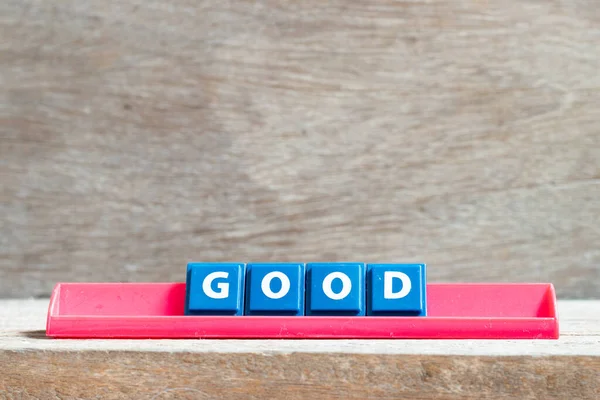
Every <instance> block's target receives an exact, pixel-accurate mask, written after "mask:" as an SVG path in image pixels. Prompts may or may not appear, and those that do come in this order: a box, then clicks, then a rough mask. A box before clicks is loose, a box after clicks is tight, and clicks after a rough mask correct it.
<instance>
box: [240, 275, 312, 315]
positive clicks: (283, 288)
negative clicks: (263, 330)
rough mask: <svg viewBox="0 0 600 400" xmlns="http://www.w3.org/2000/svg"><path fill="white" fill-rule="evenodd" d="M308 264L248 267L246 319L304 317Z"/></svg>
mask: <svg viewBox="0 0 600 400" xmlns="http://www.w3.org/2000/svg"><path fill="white" fill-rule="evenodd" d="M304 277H305V266H304V264H292V263H277V264H276V263H272V264H269V263H265V264H262V263H261V264H259V263H252V264H248V265H247V276H246V307H245V310H246V311H245V314H246V315H304V291H305V284H304Z"/></svg>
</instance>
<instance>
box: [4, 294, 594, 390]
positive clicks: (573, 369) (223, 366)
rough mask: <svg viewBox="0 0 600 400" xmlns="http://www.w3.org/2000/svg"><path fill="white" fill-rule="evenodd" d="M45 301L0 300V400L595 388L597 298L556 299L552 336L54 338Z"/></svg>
mask: <svg viewBox="0 0 600 400" xmlns="http://www.w3.org/2000/svg"><path fill="white" fill-rule="evenodd" d="M47 306H48V301H47V300H4V301H0V310H2V312H0V316H1V318H0V399H1V398H18V399H20V398H34V399H38V398H39V399H42V398H56V397H57V398H119V397H132V396H133V397H135V398H148V399H152V398H154V399H159V398H160V399H163V398H195V399H197V398H201V399H203V398H225V399H229V398H231V399H234V398H236V399H237V398H240V397H241V396H245V397H250V398H286V399H296V398H306V397H314V398H319V399H321V398H331V399H338V398H339V399H346V398H356V399H359V398H360V399H365V398H413V397H418V398H422V399H430V398H431V399H433V398H436V399H437V398H449V399H454V398H473V399H475V398H477V399H481V398H486V399H487V398H509V397H510V398H543V399H552V398H557V399H558V398H562V399H564V398H569V399H588V398H589V399H593V398H597V396H596V395H597V394H598V393H599V391H600V301H559V303H558V307H559V313H560V330H561V338H560V339H559V340H538V341H532V340H519V341H512V340H506V341H505V340H463V341H459V340H339V341H327V340H304V341H302V340H222V341H220V340H55V339H48V338H46V337H45V332H44V329H45V317H46V311H47ZM3 396H4V397H3ZM11 396H12V397H11ZM19 396H21V397H19ZM52 396H54V397H52Z"/></svg>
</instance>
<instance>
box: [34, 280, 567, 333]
mask: <svg viewBox="0 0 600 400" xmlns="http://www.w3.org/2000/svg"><path fill="white" fill-rule="evenodd" d="M184 301H185V283H59V284H57V285H56V286H55V288H54V290H53V292H52V297H51V299H50V306H49V310H48V320H47V326H46V334H47V336H50V337H54V338H129V339H153V338H154V339H165V338H171V339H175V338H206V339H209V338H210V339H557V338H558V336H559V334H558V318H557V314H556V296H555V293H554V287H553V286H552V284H537V283H536V284H475V283H474V284H439V283H437V284H434V283H430V284H428V285H427V307H428V310H427V312H428V315H427V316H426V317H321V316H319V317H306V316H304V317H303V316H300V317H276V316H266V317H263V316H260V317H259V316H186V315H184V312H183V310H184Z"/></svg>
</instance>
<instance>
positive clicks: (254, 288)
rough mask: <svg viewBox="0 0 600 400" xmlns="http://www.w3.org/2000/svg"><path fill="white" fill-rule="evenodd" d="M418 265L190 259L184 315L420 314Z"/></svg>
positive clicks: (421, 271) (422, 295) (422, 279)
mask: <svg viewBox="0 0 600 400" xmlns="http://www.w3.org/2000/svg"><path fill="white" fill-rule="evenodd" d="M425 291H426V266H425V265H424V264H364V263H306V264H305V263H248V264H245V263H190V264H188V267H187V278H186V300H185V303H186V304H185V313H186V314H187V315H288V316H300V315H312V316H316V315H329V316H333V315H340V316H342V315H345V316H363V315H372V316H425V315H426V314H427V304H426V298H427V296H426V292H425Z"/></svg>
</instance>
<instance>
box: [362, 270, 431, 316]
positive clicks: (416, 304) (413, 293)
mask: <svg viewBox="0 0 600 400" xmlns="http://www.w3.org/2000/svg"><path fill="white" fill-rule="evenodd" d="M425 268H426V266H425V264H368V265H367V315H372V316H425V315H427V293H426V288H427V286H426V285H427V283H426V271H425Z"/></svg>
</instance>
